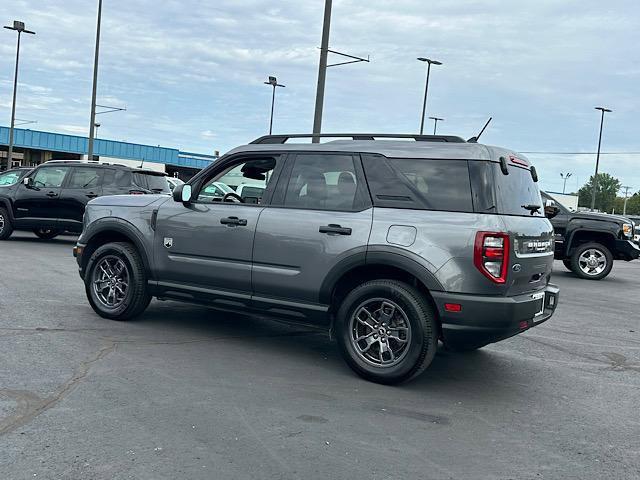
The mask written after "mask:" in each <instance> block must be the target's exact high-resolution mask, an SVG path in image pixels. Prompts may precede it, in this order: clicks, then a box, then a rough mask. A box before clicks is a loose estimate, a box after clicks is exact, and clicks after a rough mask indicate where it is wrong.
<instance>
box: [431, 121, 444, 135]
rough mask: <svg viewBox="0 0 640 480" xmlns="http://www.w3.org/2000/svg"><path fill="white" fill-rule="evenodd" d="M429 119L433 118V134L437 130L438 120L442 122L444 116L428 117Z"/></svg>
mask: <svg viewBox="0 0 640 480" xmlns="http://www.w3.org/2000/svg"><path fill="white" fill-rule="evenodd" d="M429 119H431V120H433V134H434V135H435V134H436V132H437V131H438V122H443V121H444V118H439V117H429Z"/></svg>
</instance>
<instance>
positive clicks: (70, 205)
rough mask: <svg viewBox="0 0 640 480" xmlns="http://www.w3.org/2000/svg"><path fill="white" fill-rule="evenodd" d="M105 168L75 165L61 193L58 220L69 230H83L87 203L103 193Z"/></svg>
mask: <svg viewBox="0 0 640 480" xmlns="http://www.w3.org/2000/svg"><path fill="white" fill-rule="evenodd" d="M103 173H104V169H102V168H99V167H73V169H72V171H71V174H70V177H69V180H68V181H67V183H66V184H65V186H64V188H63V189H62V192H61V193H60V200H59V206H60V208H59V210H60V216H59V217H58V220H59V221H60V224H61V226H64V227H65V228H66V229H68V230H72V231H81V230H82V217H83V215H84V209H85V207H86V205H87V203H88V202H89V201H90V200H91V199H93V198H96V197H98V196H99V195H100V194H101V193H102V176H103Z"/></svg>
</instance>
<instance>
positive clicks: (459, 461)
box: [0, 233, 640, 479]
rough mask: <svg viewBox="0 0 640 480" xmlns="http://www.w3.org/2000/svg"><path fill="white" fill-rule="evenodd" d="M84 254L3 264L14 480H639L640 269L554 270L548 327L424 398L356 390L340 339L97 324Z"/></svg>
mask: <svg viewBox="0 0 640 480" xmlns="http://www.w3.org/2000/svg"><path fill="white" fill-rule="evenodd" d="M73 244H74V239H73V237H60V238H58V239H56V240H53V241H51V242H43V241H41V240H38V239H36V238H35V237H34V236H33V235H31V234H23V233H17V234H15V235H14V237H12V239H11V240H9V241H6V242H4V243H3V244H2V245H1V248H0V268H1V269H2V273H1V275H0V342H1V343H0V452H1V453H0V478H10V479H22V478H34V477H35V478H95V479H103V478H104V479H111V478H136V479H156V478H238V477H241V476H242V477H244V476H251V477H253V478H349V477H355V476H358V475H360V476H362V475H367V478H380V479H384V478H429V479H431V478H434V479H440V478H442V479H449V478H452V479H453V478H455V479H459V478H469V479H475V478H519V479H520V478H605V477H606V478H610V479H614V478H633V477H635V476H636V475H637V474H638V471H639V470H640V443H639V442H638V435H637V433H638V431H640V416H639V415H638V408H639V406H640V321H639V318H640V295H638V284H639V280H640V262H634V263H625V262H616V264H615V266H614V270H613V273H612V274H611V276H610V277H609V278H607V279H606V280H603V281H601V282H590V281H585V280H579V279H577V278H576V277H574V276H573V275H572V274H570V273H568V272H567V271H566V270H565V269H564V267H563V266H562V264H561V263H559V262H556V265H555V267H556V272H555V274H554V282H555V283H557V284H558V285H559V286H560V288H561V300H560V306H559V307H558V310H557V312H556V314H555V316H554V317H553V318H552V319H551V320H550V321H549V322H547V323H546V324H544V325H542V326H540V327H538V328H535V329H533V330H531V331H529V332H526V333H525V334H523V335H520V336H518V337H515V338H512V339H510V340H507V341H504V342H502V343H499V344H494V345H490V346H488V347H485V348H484V349H482V350H480V351H478V352H475V353H470V354H452V353H449V352H446V351H440V352H439V353H438V355H437V357H436V359H435V361H434V363H433V364H432V366H431V367H430V368H429V369H428V370H427V371H426V372H425V373H424V374H423V375H422V376H421V377H420V378H418V379H417V380H416V381H414V382H412V383H409V384H407V385H404V386H400V387H385V386H381V385H376V384H373V383H369V382H366V381H364V380H362V379H360V378H358V377H356V376H355V375H354V374H353V373H352V372H351V371H350V370H349V368H348V367H347V366H346V365H345V364H344V363H343V361H342V360H341V358H340V357H339V355H338V352H337V350H336V348H335V345H334V344H333V343H332V342H331V341H329V340H328V338H327V336H326V335H325V334H324V333H322V332H317V331H314V330H312V329H307V328H304V327H299V326H289V325H285V324H282V323H280V322H276V321H273V320H266V319H259V318H255V317H246V316H242V315H237V314H228V313H220V312H215V311H213V310H209V309H207V308H203V307H199V306H190V305H183V304H178V303H174V302H157V301H154V302H153V303H152V304H151V306H150V308H149V309H148V310H147V312H146V313H145V314H144V315H143V316H142V318H141V319H139V320H137V321H133V322H130V323H117V322H111V321H108V320H104V319H102V318H100V317H98V316H97V315H96V314H94V313H93V311H92V310H91V308H90V307H89V305H88V303H87V301H86V298H85V294H84V290H83V285H82V282H81V280H80V278H79V277H78V275H77V273H76V264H75V262H74V259H73V258H72V256H71V248H72V246H73Z"/></svg>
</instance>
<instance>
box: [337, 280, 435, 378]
mask: <svg viewBox="0 0 640 480" xmlns="http://www.w3.org/2000/svg"><path fill="white" fill-rule="evenodd" d="M336 337H337V339H338V346H339V348H340V352H341V353H342V356H343V357H344V359H345V361H346V362H347V364H349V366H350V367H351V368H352V369H353V370H354V371H355V372H356V373H357V374H358V375H360V376H362V377H363V378H366V379H367V380H371V381H374V382H378V383H383V384H395V383H400V382H403V381H406V380H410V379H411V378H413V377H415V376H417V375H419V374H420V373H421V372H422V371H423V370H424V369H425V368H427V367H428V366H429V364H430V363H431V361H432V360H433V357H434V355H435V353H436V349H437V345H438V329H437V325H436V318H435V314H434V312H433V310H432V308H431V307H430V306H429V304H428V303H427V301H426V299H425V298H424V296H423V295H422V294H421V293H420V292H419V291H418V290H417V289H415V288H413V287H412V286H410V285H407V284H405V283H402V282H399V281H396V280H372V281H370V282H366V283H364V284H362V285H360V286H358V287H356V288H355V289H353V290H352V291H351V292H350V293H349V294H348V295H347V297H346V298H345V299H344V301H343V302H342V305H341V306H340V309H339V310H338V314H337V317H336Z"/></svg>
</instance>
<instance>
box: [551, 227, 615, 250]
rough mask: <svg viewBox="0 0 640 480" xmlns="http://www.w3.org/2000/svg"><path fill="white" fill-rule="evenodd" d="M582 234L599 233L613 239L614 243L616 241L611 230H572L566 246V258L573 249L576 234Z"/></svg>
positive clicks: (567, 237)
mask: <svg viewBox="0 0 640 480" xmlns="http://www.w3.org/2000/svg"><path fill="white" fill-rule="evenodd" d="M580 232H594V233H599V234H603V235H608V236H610V237H611V240H612V241H613V242H615V241H616V236H615V234H614V233H613V232H612V231H611V230H602V229H595V228H576V229H573V230H571V231H570V232H569V234H568V235H567V236H566V239H567V241H566V242H565V244H564V255H565V256H568V255H569V252H570V251H571V249H572V248H573V237H575V235H576V233H580ZM611 253H615V252H611Z"/></svg>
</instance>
